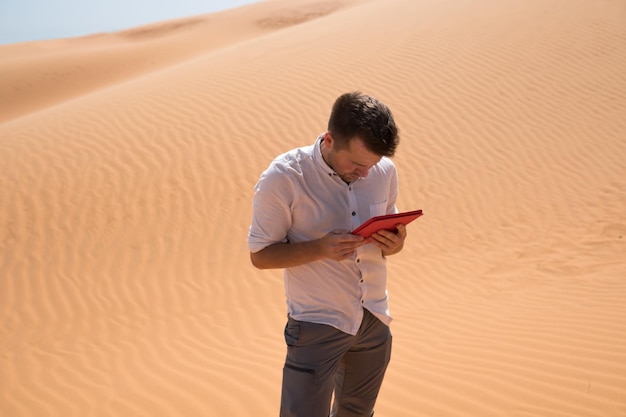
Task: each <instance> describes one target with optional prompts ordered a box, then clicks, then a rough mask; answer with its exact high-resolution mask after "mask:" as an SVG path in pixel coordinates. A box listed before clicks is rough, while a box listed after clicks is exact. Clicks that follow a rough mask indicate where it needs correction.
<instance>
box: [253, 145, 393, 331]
mask: <svg viewBox="0 0 626 417" xmlns="http://www.w3.org/2000/svg"><path fill="white" fill-rule="evenodd" d="M322 137H323V135H321V136H320V137H318V138H317V140H316V142H315V144H313V145H311V146H306V147H302V148H297V149H294V150H292V151H289V152H287V153H285V154H282V155H280V156H278V157H277V158H276V159H274V161H273V162H272V163H271V164H270V166H269V167H268V168H267V170H265V171H264V172H263V173H262V174H261V177H260V179H259V181H258V182H257V184H256V186H255V194H254V202H253V215H252V224H251V225H250V230H249V233H248V247H249V249H250V251H251V252H258V251H260V250H261V249H263V248H265V247H267V246H269V245H272V244H274V243H278V242H291V243H295V242H304V241H310V240H315V239H320V238H322V237H324V236H325V235H326V234H327V233H329V232H332V231H337V230H341V231H345V232H350V231H351V230H353V229H354V228H356V227H357V226H359V225H360V224H361V223H363V222H364V221H366V220H368V219H369V218H370V217H373V216H378V215H382V214H390V213H396V212H397V209H396V198H397V194H398V180H397V173H396V168H395V165H394V164H393V162H392V161H391V160H390V159H389V158H386V157H383V158H382V159H381V160H380V162H378V163H377V164H376V165H374V166H373V167H372V168H371V169H370V170H369V173H368V175H367V177H365V178H359V179H358V180H356V181H354V182H352V183H351V184H346V183H345V182H344V181H343V180H342V179H341V178H340V177H339V176H338V175H337V174H336V173H335V172H334V171H333V170H332V168H330V167H329V166H328V164H326V162H325V161H324V159H323V158H322V154H321V149H320V144H321V140H322ZM284 281H285V282H284V283H285V295H286V297H287V308H288V312H289V315H291V317H293V318H294V319H296V320H301V321H307V322H313V323H320V324H327V325H330V326H333V327H336V328H337V329H339V330H341V331H343V332H345V333H348V334H352V335H355V334H356V333H357V332H358V330H359V327H360V325H361V321H362V319H363V308H366V309H368V310H369V311H370V312H371V313H372V314H374V315H375V316H376V317H378V318H379V319H380V320H381V321H382V322H383V323H385V324H387V325H389V323H390V322H391V316H390V314H389V306H388V296H387V289H386V282H387V268H386V259H385V257H383V255H382V252H381V250H380V249H379V248H378V247H376V246H374V245H373V244H371V243H369V244H366V245H363V246H361V247H359V248H358V249H357V250H356V253H355V255H354V256H352V257H351V258H350V259H346V260H343V261H335V260H331V259H322V260H319V261H315V262H311V263H307V264H303V265H299V266H296V267H292V268H285V271H284Z"/></svg>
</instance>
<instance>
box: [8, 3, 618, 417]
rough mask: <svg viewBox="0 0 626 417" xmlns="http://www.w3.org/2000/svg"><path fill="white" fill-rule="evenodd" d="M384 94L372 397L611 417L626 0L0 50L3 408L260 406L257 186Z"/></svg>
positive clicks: (279, 308) (183, 410) (268, 9)
mask: <svg viewBox="0 0 626 417" xmlns="http://www.w3.org/2000/svg"><path fill="white" fill-rule="evenodd" d="M352 90H360V91H363V92H365V93H368V94H372V95H374V96H376V97H378V98H379V99H381V100H382V101H384V102H385V103H387V104H388V105H389V106H390V107H391V109H392V110H393V111H394V114H395V117H396V121H397V123H398V125H399V127H400V133H401V144H400V146H399V148H398V152H397V156H396V157H394V160H395V162H396V165H397V167H398V170H399V175H400V198H399V202H398V206H399V209H401V210H412V209H423V210H424V213H425V215H424V216H423V217H422V218H420V219H419V220H417V221H416V222H414V223H412V224H411V225H410V226H409V228H408V232H409V236H408V239H407V242H406V245H405V248H404V250H403V251H402V252H401V253H400V254H398V255H395V256H393V257H392V258H390V259H389V262H388V265H389V270H390V273H389V284H388V286H389V293H390V303H391V311H392V314H393V316H394V321H393V323H392V325H391V328H392V332H393V335H394V351H393V355H392V361H391V364H390V367H389V369H388V371H387V377H386V380H385V383H384V385H383V388H382V391H381V393H380V396H379V400H378V403H377V407H376V415H377V416H381V417H382V416H387V417H391V416H393V417H403V416H407V417H452V416H475V417H490V416H494V417H495V416H507V417H509V416H510V417H513V416H515V417H522V416H523V417H564V416H585V417H586V416H589V417H592V416H593V417H624V416H626V6H625V5H624V2H623V1H621V0H605V1H597V2H592V1H584V0H545V1H542V2H530V1H524V0H512V1H507V2H500V1H494V0H475V1H471V2H468V1H460V0H454V1H447V0H444V1H415V0H350V1H336V2H329V1H318V0H297V1H296V0H268V1H263V2H260V3H257V4H253V5H250V6H245V7H241V8H237V9H233V10H227V11H223V12H219V13H212V14H207V15H202V16H196V17H194V18H189V19H179V20H172V21H168V22H162V23H159V24H154V25H149V26H145V27H140V28H136V29H132V30H127V31H123V32H118V33H101V34H95V35H93V36H87V37H82V38H70V39H55V40H50V41H40V42H28V43H18V44H12V45H4V46H0V97H1V106H0V415H1V416H6V417H18V416H33V417H40V416H59V417H61V416H62V417H66V416H81V417H84V416H168V417H175V416H185V417H192V416H231V417H243V416H246V417H247V416H276V415H278V407H279V397H280V382H281V374H282V364H283V359H284V354H285V348H284V340H283V338H282V331H283V326H284V324H285V319H286V306H285V300H284V293H283V283H282V271H280V270H271V271H260V270H256V269H254V268H253V267H252V266H251V264H250V262H249V255H248V249H247V244H246V234H247V230H248V225H249V222H250V216H251V201H252V192H253V186H254V184H255V182H256V180H257V178H258V176H259V174H260V173H261V172H262V171H263V169H265V167H266V166H267V165H268V164H269V162H270V161H271V160H272V158H273V157H274V156H276V155H278V154H279V153H282V152H284V151H286V150H289V149H291V148H293V147H296V146H304V145H308V144H310V143H312V142H313V140H314V139H315V137H316V136H317V134H319V133H320V132H323V131H324V130H325V128H326V122H327V118H328V113H329V111H330V106H331V104H332V102H333V100H334V99H335V97H336V96H338V95H339V94H341V93H343V92H346V91H352Z"/></svg>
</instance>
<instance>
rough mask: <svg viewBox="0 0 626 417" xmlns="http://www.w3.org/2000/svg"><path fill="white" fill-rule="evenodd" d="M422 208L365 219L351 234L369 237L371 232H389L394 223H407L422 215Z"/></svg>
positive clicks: (391, 230)
mask: <svg viewBox="0 0 626 417" xmlns="http://www.w3.org/2000/svg"><path fill="white" fill-rule="evenodd" d="M422 214H423V213H422V210H413V211H405V212H403V213H396V214H386V215H384V216H376V217H372V218H371V219H369V220H367V221H366V222H365V223H363V224H362V225H360V226H359V227H357V228H356V229H354V230H353V231H352V234H355V235H360V236H363V237H370V235H371V234H372V233H375V232H377V231H379V230H382V229H385V230H389V231H390V232H394V231H395V230H396V224H398V223H402V224H404V225H407V224H409V223H411V222H412V221H413V220H415V219H417V218H418V217H420V216H421V215H422Z"/></svg>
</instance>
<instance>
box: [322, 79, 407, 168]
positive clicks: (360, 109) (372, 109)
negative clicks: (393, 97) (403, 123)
mask: <svg viewBox="0 0 626 417" xmlns="http://www.w3.org/2000/svg"><path fill="white" fill-rule="evenodd" d="M328 131H329V132H330V134H331V135H332V137H333V139H334V140H335V142H337V146H338V147H340V148H341V147H344V146H347V145H348V143H349V142H350V141H351V140H352V139H355V138H357V137H358V138H360V139H361V140H362V141H363V143H364V144H365V146H366V147H367V149H369V150H370V151H371V152H373V153H375V154H376V155H380V156H393V154H394V153H395V152H396V147H397V146H398V141H399V138H398V128H397V127H396V122H395V121H394V120H393V115H392V114H391V110H389V108H388V107H387V106H386V105H385V104H383V103H381V102H380V101H378V100H377V99H375V98H374V97H371V96H368V95H366V94H363V93H361V92H359V91H355V92H351V93H346V94H342V95H341V96H339V97H338V98H337V100H335V104H333V108H332V111H331V113H330V118H329V119H328Z"/></svg>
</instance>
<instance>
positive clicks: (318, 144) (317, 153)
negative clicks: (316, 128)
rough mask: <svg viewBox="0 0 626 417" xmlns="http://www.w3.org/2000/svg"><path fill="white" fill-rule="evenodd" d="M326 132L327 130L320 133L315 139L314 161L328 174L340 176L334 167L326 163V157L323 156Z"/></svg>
mask: <svg viewBox="0 0 626 417" xmlns="http://www.w3.org/2000/svg"><path fill="white" fill-rule="evenodd" d="M325 134H326V132H324V133H322V134H320V135H319V136H318V137H317V139H316V140H315V145H313V161H314V162H315V164H316V165H317V167H318V168H319V169H321V170H322V171H323V172H325V173H326V174H328V176H329V177H337V178H339V176H338V175H337V173H335V171H333V169H332V168H331V167H329V166H328V164H327V163H326V161H324V158H323V157H322V142H323V141H324V135H325ZM339 179H341V178H339Z"/></svg>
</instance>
